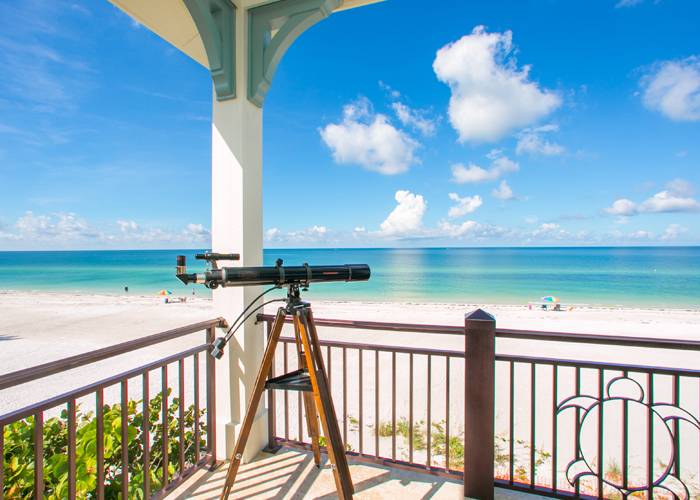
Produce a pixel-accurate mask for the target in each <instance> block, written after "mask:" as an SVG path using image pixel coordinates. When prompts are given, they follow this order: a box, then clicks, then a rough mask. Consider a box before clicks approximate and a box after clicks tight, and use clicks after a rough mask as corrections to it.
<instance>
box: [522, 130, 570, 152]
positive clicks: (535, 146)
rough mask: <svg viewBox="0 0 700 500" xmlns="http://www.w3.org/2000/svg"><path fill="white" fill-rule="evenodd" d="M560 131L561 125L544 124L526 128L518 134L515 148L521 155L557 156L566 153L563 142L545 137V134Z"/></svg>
mask: <svg viewBox="0 0 700 500" xmlns="http://www.w3.org/2000/svg"><path fill="white" fill-rule="evenodd" d="M557 131H559V126H557V125H543V126H541V127H535V128H526V129H525V130H523V131H522V132H520V133H519V134H518V145H517V146H516V148H515V152H516V153H517V154H519V155H522V154H526V153H527V154H531V155H543V156H556V155H561V154H564V152H565V151H566V149H565V148H564V146H562V145H561V144H557V143H556V142H552V141H548V140H547V139H545V138H544V137H542V136H543V134H546V133H548V132H557Z"/></svg>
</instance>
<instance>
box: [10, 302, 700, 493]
mask: <svg viewBox="0 0 700 500" xmlns="http://www.w3.org/2000/svg"><path fill="white" fill-rule="evenodd" d="M273 319H274V317H273V316H270V315H259V316H258V320H259V321H262V322H264V323H266V324H267V327H268V332H269V329H270V326H271V322H272V320H273ZM316 324H317V326H318V327H319V328H320V329H323V328H344V329H355V330H358V331H361V330H364V331H382V332H385V333H386V335H385V338H386V341H383V342H382V343H381V344H378V343H361V342H347V341H339V340H330V339H329V336H326V339H325V340H323V341H322V342H321V345H322V346H323V347H324V351H325V352H324V357H325V362H326V368H327V370H328V376H329V379H330V382H331V387H332V391H333V399H334V402H335V405H336V411H337V412H338V415H339V416H340V419H339V420H340V423H341V433H342V435H343V439H344V441H345V443H346V447H347V448H348V453H349V454H351V455H352V456H353V457H354V458H355V459H356V460H359V461H367V462H375V463H381V464H385V465H390V466H392V467H399V468H405V469H409V470H419V471H422V472H426V473H429V474H435V475H441V476H446V477H451V478H455V479H461V478H463V479H464V480H465V488H470V489H471V491H473V489H474V488H477V489H478V488H480V487H486V488H493V486H494V485H496V486H500V487H505V488H510V489H515V490H521V491H524V492H532V493H538V494H545V495H548V496H555V497H560V498H567V497H575V496H579V497H583V498H616V497H626V496H629V495H634V496H635V497H637V498H648V499H649V498H663V497H668V498H674V497H677V498H697V497H698V495H700V479H699V478H700V423H699V422H698V415H699V414H700V370H698V369H697V362H695V361H694V360H696V359H697V352H698V351H700V342H697V341H689V340H667V339H641V338H633V337H627V336H608V335H585V334H562V333H551V332H534V331H522V330H503V329H496V328H495V325H494V324H493V322H488V321H487V322H482V323H481V324H478V325H476V324H474V323H470V321H469V320H468V321H467V322H466V323H465V326H464V327H460V326H438V325H415V324H400V323H380V322H365V321H343V320H325V319H317V320H316ZM221 325H222V320H220V319H214V320H210V321H206V322H202V323H197V324H194V325H190V326H187V327H183V328H178V329H175V330H171V331H168V332H163V333H159V334H156V335H152V336H148V337H144V338H141V339H137V340H133V341H130V342H125V343H123V344H119V345H115V346H110V347H107V348H104V349H100V350H97V351H92V352H88V353H84V354H79V355H77V356H73V357H70V358H66V359H63V360H60V361H56V362H51V363H46V364H44V365H40V366H37V367H33V368H28V369H25V370H20V371H16V372H13V373H9V374H6V375H2V376H0V390H3V389H9V388H21V387H23V384H26V383H29V382H32V381H35V380H38V379H41V378H44V377H48V376H51V375H56V374H61V373H64V372H66V371H68V370H72V369H75V368H79V367H81V366H85V365H87V364H90V363H95V362H98V361H101V360H107V359H110V358H114V357H115V356H119V355H122V354H126V353H131V352H133V351H136V350H138V349H142V348H144V347H148V346H152V345H156V344H161V343H164V342H168V341H171V340H173V339H176V338H179V337H184V336H185V335H190V334H193V333H196V332H200V331H204V332H205V343H203V344H201V345H197V346H195V347H192V348H188V349H185V350H182V351H181V352H178V353H176V354H172V355H170V356H167V357H164V358H162V359H158V360H157V361H153V362H149V363H146V364H143V365H142V366H139V367H137V368H131V369H129V370H127V371H124V372H122V373H119V374H117V375H114V376H110V377H108V378H105V379H104V380H101V381H98V382H94V383H90V384H88V385H86V386H85V387H82V388H79V389H75V390H71V391H67V392H66V393H65V394H61V395H57V396H52V397H50V398H48V399H45V400H43V401H41V402H38V403H34V404H31V405H28V406H26V407H24V408H20V409H18V410H13V411H12V412H10V413H7V414H5V415H2V416H0V456H3V457H4V458H3V463H4V464H6V463H7V460H5V459H6V458H7V457H11V456H13V454H14V453H16V455H14V456H17V457H18V459H20V460H23V462H22V463H17V462H18V461H15V463H10V464H9V465H5V466H4V467H0V499H1V498H2V497H3V493H4V495H5V497H6V498H14V497H27V496H29V497H32V496H33V497H34V498H42V497H43V495H44V494H46V493H49V492H53V493H55V494H56V496H61V497H68V498H76V497H81V496H86V495H85V493H86V492H87V493H88V494H90V495H91V496H94V497H97V498H110V497H116V496H117V495H121V496H122V498H127V497H128V498H132V497H134V496H141V495H142V496H143V498H148V497H151V496H153V497H162V496H164V495H165V494H167V493H168V492H170V491H172V490H173V488H174V487H175V486H176V485H177V484H179V483H181V482H182V481H183V480H184V479H185V478H187V477H188V476H189V475H190V474H191V473H192V472H194V471H195V470H196V469H197V468H200V467H203V466H206V465H213V464H214V463H215V457H216V449H215V446H216V444H215V443H216V437H215V432H216V421H215V415H216V411H215V408H214V405H215V399H216V395H215V386H214V381H215V374H214V365H215V362H214V360H213V358H212V357H211V356H208V355H205V354H206V353H207V351H208V349H209V344H210V343H211V341H212V340H213V339H214V337H215V329H216V328H217V327H218V326H221ZM392 333H402V334H405V333H414V334H416V338H417V339H418V337H420V341H418V342H404V343H405V344H412V345H396V342H393V343H392ZM401 338H402V339H405V338H406V336H405V335H403V336H402V337H401ZM479 338H483V339H487V341H486V342H482V343H478V342H476V343H475V339H479ZM426 339H428V340H426ZM431 339H435V340H438V339H440V340H444V339H454V340H455V341H456V342H455V344H456V345H457V346H464V348H461V347H457V348H455V347H452V346H451V347H450V348H449V349H444V348H433V347H423V346H424V345H425V344H431V342H430V340H431ZM488 339H490V341H488ZM495 339H498V340H499V341H503V342H505V344H504V345H506V344H507V343H508V342H511V341H517V342H521V343H522V345H527V346H533V345H537V346H540V345H545V344H547V345H550V346H551V345H566V346H569V347H570V346H577V347H578V348H579V349H577V353H576V354H577V355H575V356H571V357H570V358H567V359H565V358H563V357H562V358H558V357H544V356H539V355H538V356H530V355H527V353H526V352H522V351H517V350H516V351H515V352H517V354H512V353H511V352H507V351H508V350H504V349H501V348H499V350H498V352H497V350H496V347H495ZM281 342H282V346H283V348H282V349H280V350H278V356H277V359H276V361H275V364H274V368H273V370H274V371H276V372H277V373H278V374H279V373H282V371H283V370H285V371H288V370H291V369H294V368H296V362H297V361H296V358H297V357H296V350H295V349H294V346H291V348H290V345H289V344H290V343H293V342H294V339H293V337H290V336H287V337H283V338H282V339H281ZM432 343H433V344H438V342H432ZM548 343H549V344H548ZM443 345H444V343H443ZM416 346H418V347H416ZM592 346H595V347H596V349H597V350H595V351H590V348H591V347H592ZM622 348H624V349H627V350H629V349H638V350H645V352H651V353H654V354H656V355H658V354H659V353H661V352H671V353H674V356H673V357H672V358H670V360H671V362H667V364H672V365H675V366H670V367H669V366H665V367H664V366H653V364H654V363H646V364H643V363H640V364H623V363H615V362H608V361H600V360H596V359H592V360H591V359H590V358H591V357H593V355H595V357H596V358H599V356H598V353H604V352H605V351H604V350H608V349H622ZM585 349H589V351H590V352H589V353H588V355H587V354H586V352H585ZM578 350H580V352H578ZM504 351H506V352H504ZM510 351H513V349H510ZM555 352H556V351H555ZM591 352H592V353H593V355H592V354H591ZM586 356H588V359H586ZM684 356H685V361H686V363H685V364H686V365H688V366H686V367H681V365H682V364H683V363H682V359H681V358H682V357H684ZM579 358H583V359H579ZM640 359H641V358H640ZM465 360H466V361H467V363H466V364H465ZM688 360H690V361H689V362H688ZM202 372H203V373H202ZM175 381H176V382H175ZM130 382H131V383H130ZM172 382H174V383H172ZM171 391H175V394H171ZM130 394H131V395H132V396H136V398H135V400H132V398H130ZM151 394H156V396H155V397H154V398H153V399H151V398H150V395H151ZM202 395H204V397H202ZM202 399H204V401H203V402H202ZM484 401H485V402H487V404H482V403H483V402H484ZM267 402H268V426H269V428H268V431H269V437H270V442H269V446H270V447H275V446H277V445H280V444H285V445H288V446H291V447H302V448H306V447H308V446H309V443H308V440H307V438H306V436H307V432H306V428H305V425H306V424H305V419H303V417H302V414H301V409H302V408H303V406H302V404H301V398H300V395H298V394H297V395H293V393H288V392H279V391H269V393H268V401H267ZM81 404H82V405H84V406H85V407H86V408H87V409H88V410H91V411H88V412H87V413H83V414H82V415H81ZM123 409H125V410H126V411H123ZM47 417H49V418H47ZM57 436H58V437H57ZM91 443H92V444H91ZM27 454H28V455H27ZM484 464H486V465H487V466H488V467H490V468H491V471H492V473H491V474H488V473H485V474H484V473H480V472H477V471H483V470H484V469H483V466H484ZM10 488H15V490H10ZM465 491H466V490H465ZM491 491H492V490H491ZM475 496H479V495H475Z"/></svg>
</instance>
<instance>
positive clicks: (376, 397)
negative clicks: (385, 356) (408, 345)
mask: <svg viewBox="0 0 700 500" xmlns="http://www.w3.org/2000/svg"><path fill="white" fill-rule="evenodd" d="M379 425H380V422H379V351H378V350H377V351H374V454H375V455H376V456H377V457H378V456H380V455H379Z"/></svg>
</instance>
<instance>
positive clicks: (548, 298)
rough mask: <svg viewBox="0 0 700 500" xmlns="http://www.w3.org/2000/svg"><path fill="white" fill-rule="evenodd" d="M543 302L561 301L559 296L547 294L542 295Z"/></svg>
mask: <svg viewBox="0 0 700 500" xmlns="http://www.w3.org/2000/svg"><path fill="white" fill-rule="evenodd" d="M542 302H559V297H555V296H553V295H547V296H546V297H542Z"/></svg>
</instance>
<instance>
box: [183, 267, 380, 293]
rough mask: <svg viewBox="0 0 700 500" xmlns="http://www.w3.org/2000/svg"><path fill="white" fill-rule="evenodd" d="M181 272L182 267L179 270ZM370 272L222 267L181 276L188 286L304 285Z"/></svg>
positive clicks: (363, 269) (361, 269) (360, 277)
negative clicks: (196, 284) (193, 284)
mask: <svg viewBox="0 0 700 500" xmlns="http://www.w3.org/2000/svg"><path fill="white" fill-rule="evenodd" d="M178 269H180V268H178ZM370 274H371V273H370V269H369V266H368V265H366V264H344V265H338V266H308V265H304V266H262V267H222V268H220V269H212V270H210V271H206V272H204V273H193V274H186V273H182V274H178V275H177V277H178V278H180V280H181V281H182V282H183V283H185V284H188V283H201V284H204V285H206V286H207V287H209V288H217V287H219V286H221V287H229V286H250V285H279V286H282V285H292V284H298V285H304V284H308V283H322V282H331V281H367V280H368V279H369V278H370Z"/></svg>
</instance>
